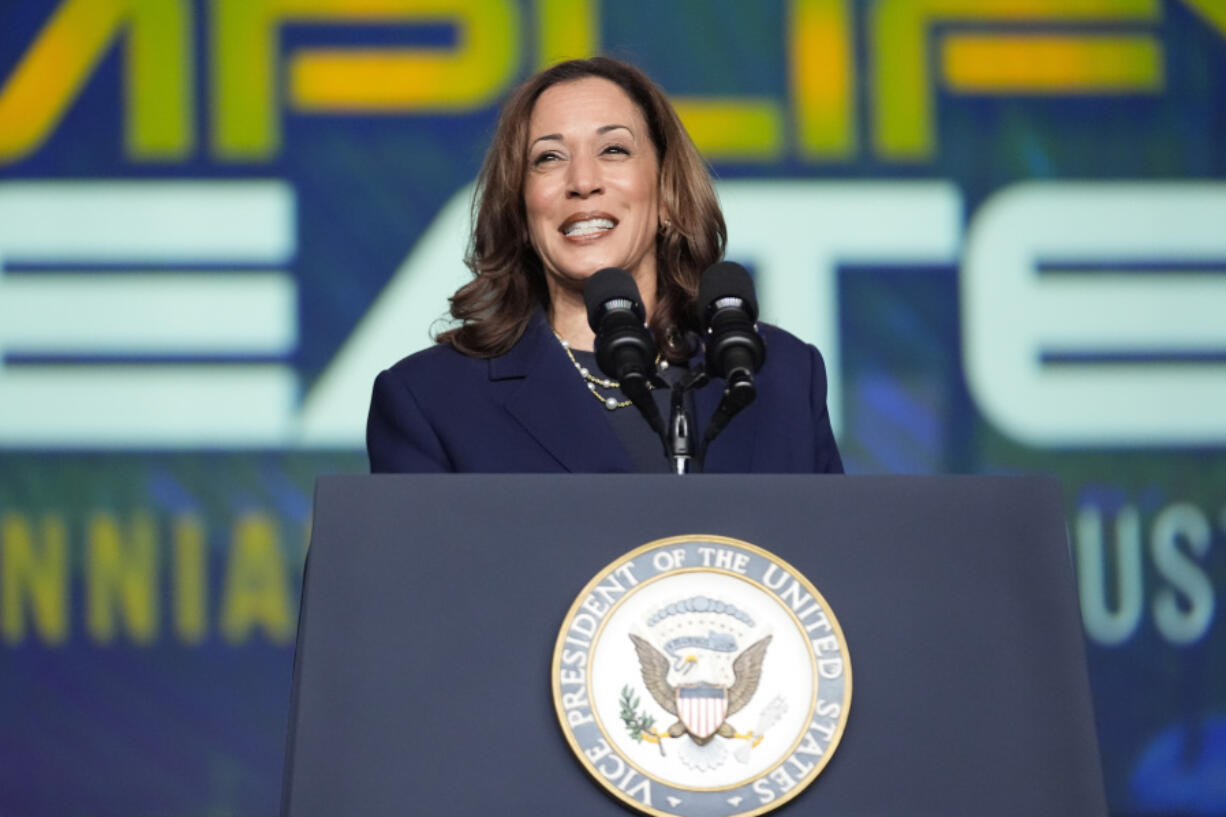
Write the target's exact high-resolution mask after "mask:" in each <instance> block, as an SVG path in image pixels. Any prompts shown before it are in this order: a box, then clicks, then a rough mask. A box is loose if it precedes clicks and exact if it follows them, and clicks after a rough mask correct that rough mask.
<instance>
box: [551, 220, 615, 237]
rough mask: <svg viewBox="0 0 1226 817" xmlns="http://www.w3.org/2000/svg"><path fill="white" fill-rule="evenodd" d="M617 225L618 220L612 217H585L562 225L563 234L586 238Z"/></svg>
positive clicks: (605, 231)
mask: <svg viewBox="0 0 1226 817" xmlns="http://www.w3.org/2000/svg"><path fill="white" fill-rule="evenodd" d="M616 226H617V222H616V221H614V220H613V219H611V218H604V217H596V218H585V219H582V220H579V221H572V222H568V223H567V224H564V225H562V235H564V236H566V237H567V238H586V237H588V236H594V235H601V234H603V233H607V232H608V231H609V230H612V229H613V228H614V227H616Z"/></svg>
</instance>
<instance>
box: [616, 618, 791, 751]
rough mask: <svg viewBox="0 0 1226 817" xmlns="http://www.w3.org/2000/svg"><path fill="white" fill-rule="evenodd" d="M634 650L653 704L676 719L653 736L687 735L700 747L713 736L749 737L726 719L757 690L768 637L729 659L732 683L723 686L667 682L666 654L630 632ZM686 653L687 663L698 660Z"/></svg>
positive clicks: (668, 665) (747, 701)
mask: <svg viewBox="0 0 1226 817" xmlns="http://www.w3.org/2000/svg"><path fill="white" fill-rule="evenodd" d="M630 640H631V641H633V642H634V650H635V652H636V653H638V657H639V667H640V669H641V670H642V673H643V684H644V685H646V687H647V691H648V692H650V693H651V697H653V698H655V699H656V703H658V704H659V705H660V707H661V708H662V709H663V710H664V711H665V712H667V713H668V714H670V715H674V716H676V718H677V720H676V722H675V723H673V725H672V726H670V727H668V730H667V731H666V732H664V733H662V734H661V733H656V734H655V735H654V737H657V738H660V737H664V736H665V735H666V736H668V737H670V738H679V737H681V736H682V735H686V734H688V735H689V736H690V739H691V740H693V741H694V742H695V743H697V744H698V745H699V746H702V745H704V744H706V743H707V742H709V741H710V740H711V739H712V738H713V737H715V736H716V735H719V736H720V737H722V738H740V737H743V738H751V737H752V736H753V735H752V733H750V734H747V735H741V734H739V733H738V732H737V731H736V730H735V729H734V728H733V727H732V726H731V725H730V724H729V723H728V721H727V718H728V717H730V716H732V715H735V714H736V713H737V712H740V711H741V710H742V709H744V708H745V705H746V704H748V703H749V700H750V699H751V698H752V697H753V695H754V693H755V692H757V691H758V680H759V678H761V675H762V659H763V658H765V657H766V648H767V647H769V646H770V642H771V636H769V635H768V636H766V637H764V638H762V639H760V640H758V641H756V642H754V643H753V645H752V646H750V647H749V648H748V649H746V650H745V651H744V652H742V653H741V654H740V655H738V656H737V657H736V660H735V661H733V662H732V673H733V676H734V680H733V682H732V684H731V686H722V685H719V684H714V683H709V682H707V681H695V682H694V683H682V684H677V685H675V686H674V685H672V684H670V683H669V682H668V675H669V670H670V669H671V668H672V663H671V662H670V661H669V660H668V657H667V656H666V655H665V654H664V653H662V652H660V651H659V650H657V649H656V648H655V647H653V646H652V645H651V644H649V643H648V642H647V641H646V640H645V639H643V638H641V637H640V636H637V635H634V634H631V635H630ZM692 658H693V657H692V656H687V665H688V664H691V663H697V659H693V660H688V659H692Z"/></svg>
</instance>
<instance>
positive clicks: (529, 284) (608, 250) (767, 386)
mask: <svg viewBox="0 0 1226 817" xmlns="http://www.w3.org/2000/svg"><path fill="white" fill-rule="evenodd" d="M726 238H727V236H726V230H725V226H724V218H723V215H722V213H721V212H720V208H719V203H718V201H717V199H716V196H715V192H714V189H713V188H712V185H711V178H710V174H709V173H708V171H707V167H706V164H705V163H704V162H703V160H702V157H701V156H700V155H699V153H698V151H697V149H695V147H694V145H693V143H692V142H691V140H690V138H689V136H688V134H686V132H685V129H684V128H683V127H682V125H681V122H680V120H679V119H678V118H677V114H676V112H675V111H674V110H673V107H672V105H671V104H670V103H669V101H668V98H667V97H666V96H665V95H664V93H663V92H662V91H661V90H660V89H659V88H658V87H656V85H655V84H654V83H652V82H651V80H650V79H648V78H647V77H646V76H645V75H644V74H643V73H642V72H641V71H639V70H638V69H637V68H634V67H633V66H630V65H627V64H626V63H623V62H619V61H617V60H613V59H608V58H604V57H596V58H593V59H588V60H571V61H568V62H563V63H559V64H558V65H555V66H553V67H552V68H549V69H547V70H545V71H543V72H541V73H539V74H537V75H536V76H534V77H532V78H530V79H529V80H528V81H526V82H525V83H524V84H523V85H521V86H520V87H519V88H518V89H517V90H516V91H515V92H514V93H513V94H512V96H511V98H510V99H509V100H508V101H507V103H506V105H505V106H504V108H503V110H502V115H501V118H500V119H499V122H498V127H497V130H496V132H495V135H494V139H493V142H492V144H491V146H490V149H489V152H488V154H487V155H486V159H485V163H484V165H483V167H482V169H481V173H480V176H479V177H478V180H477V188H476V193H475V195H474V201H473V234H472V240H471V244H470V246H469V252H468V257H467V259H466V261H467V263H468V266H469V268H470V269H472V271H473V280H472V281H470V282H469V283H468V284H466V285H465V286H463V287H461V288H460V289H459V291H457V292H456V293H455V295H453V296H452V298H451V314H452V317H453V318H454V319H455V321H456V325H455V326H454V327H453V328H451V329H449V330H447V331H445V332H443V333H441V334H440V335H439V336H438V341H439V344H438V345H437V346H435V347H434V348H431V349H428V350H426V351H424V352H421V353H419V354H416V355H412V356H410V357H408V358H405V359H404V360H402V361H400V363H398V364H396V365H395V366H393V367H392V368H391V369H388V370H387V371H385V372H383V373H382V374H380V375H379V377H378V378H377V379H376V381H375V390H374V396H373V398H372V401H371V409H370V417H369V421H368V424H367V451H368V453H369V455H370V463H371V469H372V470H374V471H404V472H418V471H467V472H549V471H574V472H624V471H664V470H667V464H668V461H667V458H666V457H665V456H663V452H662V450H661V448H660V444H659V440H658V439H657V438H656V437H655V435H654V433H653V432H652V431H651V430H650V429H649V428H648V426H647V425H646V423H644V422H643V420H642V419H641V418H639V417H637V416H635V412H633V411H630V412H623V411H619V409H624V408H626V407H628V406H629V405H630V401H629V400H625V399H623V397H624V395H623V394H622V393H621V391H620V384H619V383H618V382H617V381H616V380H613V379H611V378H609V377H608V376H607V375H605V374H604V373H603V372H600V371H599V369H598V367H597V364H596V361H595V358H594V355H592V353H591V349H592V346H593V341H594V333H593V332H592V330H591V328H590V327H589V325H588V320H587V312H586V308H585V305H584V302H583V291H584V287H585V286H586V283H587V281H588V279H589V278H590V277H591V276H592V275H593V274H594V273H595V272H597V271H598V270H601V269H604V268H606V267H618V268H621V269H624V270H626V271H627V272H629V273H630V275H631V276H632V277H633V279H634V281H635V283H636V284H637V286H638V290H639V294H640V297H641V300H642V305H643V308H644V312H645V316H646V323H647V325H648V327H649V328H650V329H651V332H652V334H654V336H655V340H656V345H657V347H658V348H659V350H660V360H659V361H658V362H659V364H660V368H661V370H663V371H664V372H665V378H666V379H672V380H674V381H675V380H677V379H679V378H680V377H682V376H684V374H685V372H686V369H687V367H689V366H691V365H694V366H701V365H702V362H701V358H700V357H698V355H699V352H700V351H701V341H700V336H699V316H698V315H697V313H696V309H695V307H694V299H695V296H696V294H697V291H698V282H699V278H700V277H701V275H702V273H703V271H704V270H706V269H707V268H708V267H710V266H711V265H712V264H714V263H715V262H717V261H719V260H720V258H721V256H722V255H723V251H724V245H725V243H726ZM762 335H763V338H764V340H765V342H766V345H767V347H768V349H769V352H770V354H769V356H768V361H769V362H768V363H767V364H766V365H764V366H763V369H762V371H761V372H760V373H759V375H758V384H757V386H758V399H757V401H756V402H755V403H754V404H753V405H751V406H750V407H749V408H748V409H747V410H745V411H744V412H743V413H742V414H741V415H739V416H738V419H737V422H736V423H735V424H733V425H732V426H730V428H729V431H728V432H727V433H726V434H724V436H722V437H721V438H720V441H719V445H718V446H717V447H714V448H713V449H712V450H711V452H709V456H708V457H707V461H706V470H707V471H723V472H747V471H767V472H789V471H791V472H815V471H816V472H823V471H836V472H838V471H842V462H841V460H840V459H839V454H838V448H837V446H836V444H835V441H834V437H833V435H832V434H831V430H830V422H829V417H828V415H827V412H826V377H825V368H824V366H823V363H822V359H821V356H820V355H819V354H818V352H817V350H816V349H814V348H813V347H812V346H807V345H806V344H803V343H801V342H800V341H799V340H797V339H796V338H794V337H792V336H791V335H789V334H787V333H786V332H783V331H781V330H778V329H774V328H772V327H767V326H765V325H763V326H762ZM722 392H723V386H722V384H721V383H719V381H716V382H715V383H712V384H710V385H708V386H706V387H705V388H703V389H700V390H699V391H698V392H697V394H696V396H695V397H694V403H695V408H696V409H698V414H699V416H700V417H703V418H705V417H708V416H710V415H711V413H712V412H713V411H714V409H715V405H716V403H717V402H718V401H719V396H720V394H722ZM665 393H666V390H659V391H657V393H656V394H657V397H659V398H660V399H663V395H664V394H665ZM593 396H595V397H596V398H597V400H596V401H593V400H592V397H593ZM601 406H603V407H604V410H602V409H601ZM602 415H603V416H602Z"/></svg>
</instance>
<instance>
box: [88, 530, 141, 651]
mask: <svg viewBox="0 0 1226 817" xmlns="http://www.w3.org/2000/svg"><path fill="white" fill-rule="evenodd" d="M125 534H126V535H125ZM157 551H158V547H157V535H156V528H155V526H154V522H153V517H152V516H151V515H150V514H149V512H148V511H139V512H137V513H135V514H133V515H132V518H131V520H130V521H129V524H128V526H127V530H126V531H124V530H123V529H121V527H120V524H119V520H118V519H116V518H115V516H114V515H112V514H108V513H96V514H94V516H93V518H92V519H90V521H89V526H88V529H87V533H86V547H85V626H86V629H87V630H88V631H89V634H90V635H91V636H92V637H93V639H94V641H96V642H98V643H99V644H110V643H112V642H113V641H115V639H116V636H117V635H118V630H119V626H118V625H117V619H118V620H122V622H123V629H124V631H125V632H126V634H127V635H128V637H129V638H131V639H132V641H133V642H135V643H137V644H148V643H150V642H152V641H153V639H154V638H155V637H156V636H157V631H158V552H157Z"/></svg>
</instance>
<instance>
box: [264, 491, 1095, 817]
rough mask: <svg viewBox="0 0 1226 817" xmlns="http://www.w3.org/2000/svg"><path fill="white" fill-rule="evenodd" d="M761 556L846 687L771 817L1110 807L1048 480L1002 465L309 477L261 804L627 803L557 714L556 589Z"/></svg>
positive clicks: (565, 593)
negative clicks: (815, 761) (966, 470)
mask: <svg viewBox="0 0 1226 817" xmlns="http://www.w3.org/2000/svg"><path fill="white" fill-rule="evenodd" d="M689 534H701V535H709V536H712V537H731V538H734V539H737V540H743V541H745V542H749V543H752V544H753V545H755V546H758V547H760V548H763V549H765V550H767V551H770V552H771V553H773V554H776V555H777V556H778V557H780V558H781V559H783V560H786V562H787V563H789V564H790V565H792V566H794V567H795V568H796V569H797V570H798V571H799V572H801V573H803V574H804V575H805V576H807V577H808V579H809V580H811V581H812V582H813V583H814V585H815V586H816V587H817V588H819V589H820V592H821V595H822V596H824V598H825V600H826V602H827V603H828V604H829V607H830V608H831V609H832V610H833V611H834V612H835V613H836V614H837V617H838V621H839V622H840V624H841V627H842V631H843V634H844V635H845V638H846V645H847V649H848V652H849V656H850V661H851V665H852V667H854V694H853V696H852V699H851V704H850V711H849V715H848V718H847V722H846V729H845V731H844V733H843V736H842V741H841V743H840V744H839V746H838V748H837V751H836V752H835V753H834V754H833V756H832V757H831V758H830V759H829V763H828V765H827V766H826V767H825V768H824V770H823V771H822V773H821V775H820V777H818V778H817V779H816V781H815V782H814V783H813V784H812V785H811V786H809V787H808V788H807V789H805V790H804V791H803V792H802V793H800V794H799V795H798V796H796V798H795V799H794V800H792V801H791V802H790V803H788V804H787V805H786V806H785V807H784V809H783V811H782V812H781V813H786V814H788V815H823V816H824V815H859V816H861V817H863V816H865V815H882V817H885V815H902V814H905V815H909V817H910V816H911V815H942V817H955V816H956V815H966V817H982V815H985V814H991V815H998V816H999V815H1018V817H1033V815H1037V814H1041V815H1045V817H1053V815H1068V816H1069V817H1087V815H1105V814H1106V804H1105V798H1104V794H1103V787H1102V780H1101V772H1100V767H1099V760H1098V748H1097V743H1096V738H1095V732H1094V723H1093V715H1092V710H1091V705H1090V694H1089V686H1088V681H1087V676H1086V669H1085V656H1084V652H1083V644H1082V635H1081V627H1080V617H1079V615H1078V611H1077V607H1076V601H1075V599H1076V596H1075V592H1074V585H1073V575H1072V570H1071V565H1070V560H1069V554H1068V545H1067V535H1066V528H1065V521H1064V517H1063V512H1062V506H1061V497H1060V493H1059V487H1058V485H1057V484H1056V483H1055V482H1054V481H1051V480H1046V479H1041V478H1018V477H918V478H917V477H823V476H753V477H736V476H716V475H698V476H692V477H677V476H669V475H659V476H611V475H610V476H602V475H591V476H578V475H573V476H561V477H557V476H493V475H489V476H487V475H481V476H477V475H471V476H470V475H448V476H442V477H440V476H344V477H329V478H324V479H321V480H320V481H319V483H318V486H317V489H316V497H315V516H314V525H313V531H312V536H311V547H310V552H309V556H308V559H307V569H306V574H305V578H304V587H303V597H302V607H301V615H300V620H299V630H298V643H297V652H296V656H295V663H294V681H293V693H292V699H291V714H290V732H289V739H288V749H287V755H286V764H285V779H284V791H283V799H282V813H283V815H286V817H315V816H316V815H318V816H319V817H335V815H340V814H343V815H347V816H356V815H391V814H397V815H399V814H446V815H452V817H469V815H474V816H475V815H493V814H497V815H514V814H525V815H527V814H557V815H579V814H582V815H593V816H598V815H625V814H627V813H628V807H627V806H626V805H625V804H624V803H622V802H620V801H619V800H617V799H615V798H614V797H611V796H609V795H608V794H606V792H605V791H604V789H602V788H601V787H600V786H598V785H597V784H596V782H594V781H593V780H592V778H591V776H590V775H589V774H588V771H587V770H586V769H585V768H584V767H583V766H582V765H581V764H580V763H579V762H578V760H577V759H576V757H575V755H574V753H573V752H572V750H571V748H570V746H569V745H568V744H567V742H566V739H565V738H564V736H563V733H562V730H561V729H560V727H559V723H558V716H557V713H556V712H555V707H554V702H553V696H552V693H551V685H550V666H551V659H552V657H553V651H554V646H555V640H556V639H557V637H558V631H559V627H560V626H561V624H562V621H563V618H564V617H565V616H566V615H567V611H568V609H569V608H570V607H571V605H572V603H573V602H574V601H575V599H576V594H577V593H579V591H580V590H581V589H582V588H584V586H585V585H586V584H587V583H588V582H589V580H591V579H592V577H593V576H595V575H596V574H597V573H598V571H600V570H601V569H602V568H604V567H605V566H607V565H609V564H610V563H612V562H614V561H615V560H617V559H618V558H619V557H620V556H621V555H622V554H624V553H626V552H627V551H630V550H632V549H634V548H636V547H639V546H641V545H643V544H644V543H648V542H652V541H655V540H660V539H665V538H668V537H674V536H681V535H689Z"/></svg>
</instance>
